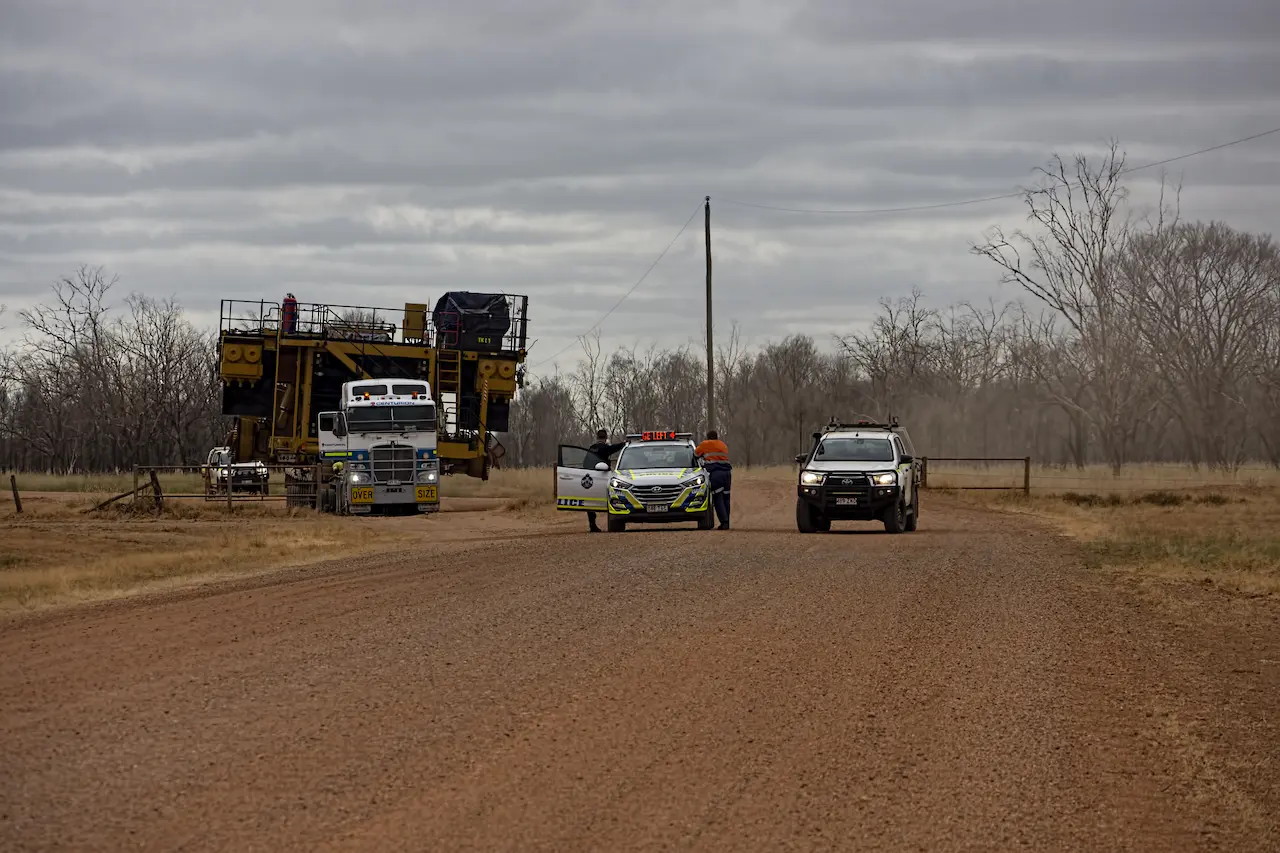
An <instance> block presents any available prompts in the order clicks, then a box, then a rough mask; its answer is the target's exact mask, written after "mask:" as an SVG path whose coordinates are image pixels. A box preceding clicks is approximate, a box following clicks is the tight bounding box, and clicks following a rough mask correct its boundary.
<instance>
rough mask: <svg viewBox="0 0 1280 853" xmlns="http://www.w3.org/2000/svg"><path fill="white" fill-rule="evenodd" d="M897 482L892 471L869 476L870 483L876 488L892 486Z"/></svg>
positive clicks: (895, 475) (896, 476)
mask: <svg viewBox="0 0 1280 853" xmlns="http://www.w3.org/2000/svg"><path fill="white" fill-rule="evenodd" d="M897 481H898V475H897V474H895V473H893V472H892V471H889V472H887V473H884V474H872V475H871V482H873V483H875V484H876V485H877V486H892V485H893V484H894V483H896V482H897Z"/></svg>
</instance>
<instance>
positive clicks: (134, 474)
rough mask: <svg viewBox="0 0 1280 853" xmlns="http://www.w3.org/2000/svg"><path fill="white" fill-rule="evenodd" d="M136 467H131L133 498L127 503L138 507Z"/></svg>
mask: <svg viewBox="0 0 1280 853" xmlns="http://www.w3.org/2000/svg"><path fill="white" fill-rule="evenodd" d="M138 486H139V483H138V466H137V465H134V466H133V497H131V498H129V503H131V504H133V505H134V506H137V505H138Z"/></svg>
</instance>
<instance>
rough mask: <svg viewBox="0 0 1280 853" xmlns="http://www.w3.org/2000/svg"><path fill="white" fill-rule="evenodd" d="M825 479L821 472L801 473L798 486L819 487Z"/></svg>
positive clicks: (825, 476)
mask: <svg viewBox="0 0 1280 853" xmlns="http://www.w3.org/2000/svg"><path fill="white" fill-rule="evenodd" d="M826 479H827V475H826V474H824V473H822V472H821V471H801V472H800V484H801V485H803V486H821V485H822V484H823V482H825V481H826Z"/></svg>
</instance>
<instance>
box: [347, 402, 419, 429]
mask: <svg viewBox="0 0 1280 853" xmlns="http://www.w3.org/2000/svg"><path fill="white" fill-rule="evenodd" d="M435 428H436V407H435V404H434V403H427V404H426V405H421V406H368V407H363V406H362V407H359V408H351V409H347V429H348V430H349V431H351V432H411V431H421V432H433V431H434V430H435Z"/></svg>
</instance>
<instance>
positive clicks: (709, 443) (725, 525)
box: [694, 430, 733, 530]
mask: <svg viewBox="0 0 1280 853" xmlns="http://www.w3.org/2000/svg"><path fill="white" fill-rule="evenodd" d="M694 453H695V454H696V455H697V456H699V457H701V458H702V460H703V461H704V462H706V469H707V477H708V478H709V479H710V480H711V504H712V506H714V507H715V510H716V518H718V519H720V529H721V530H728V529H729V487H730V486H732V485H733V466H732V465H730V464H729V447H728V445H726V444H725V443H724V442H723V441H721V440H720V434H719V433H718V432H716V431H715V430H708V431H707V438H706V440H705V441H703V442H702V443H701V444H699V445H698V447H697V449H696V450H694Z"/></svg>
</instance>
